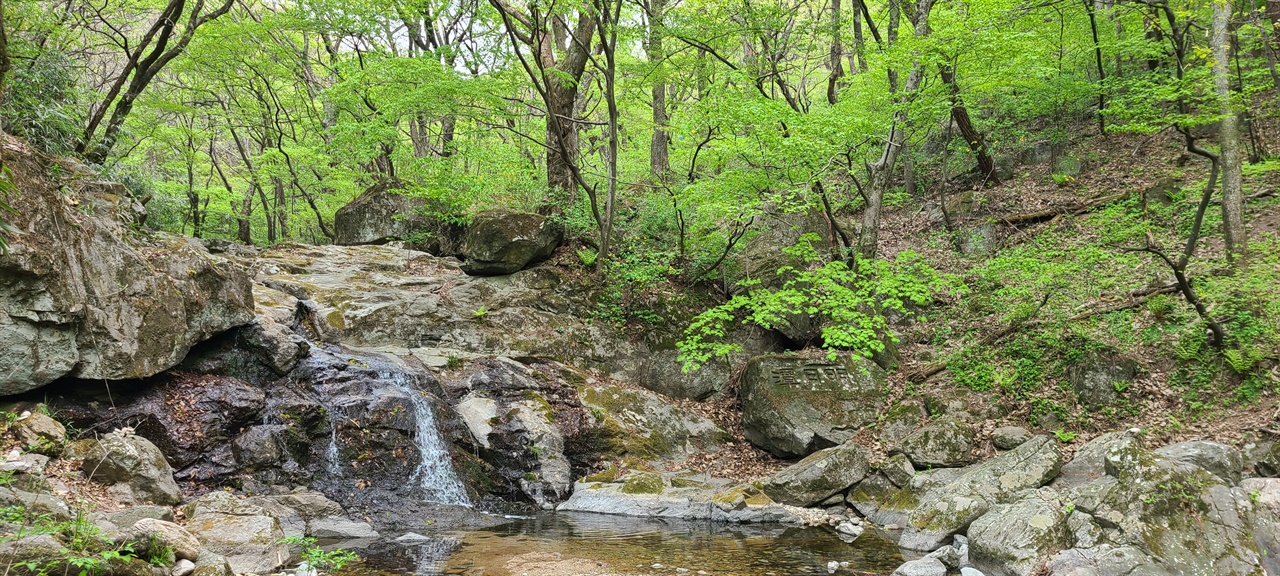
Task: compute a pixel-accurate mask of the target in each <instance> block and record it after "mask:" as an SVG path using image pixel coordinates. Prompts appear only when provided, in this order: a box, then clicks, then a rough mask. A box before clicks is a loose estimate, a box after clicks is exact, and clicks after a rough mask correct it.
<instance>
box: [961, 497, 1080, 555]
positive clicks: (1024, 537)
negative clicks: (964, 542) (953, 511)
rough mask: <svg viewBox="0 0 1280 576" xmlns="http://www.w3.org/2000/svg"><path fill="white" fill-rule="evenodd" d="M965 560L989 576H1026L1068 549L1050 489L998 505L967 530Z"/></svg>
mask: <svg viewBox="0 0 1280 576" xmlns="http://www.w3.org/2000/svg"><path fill="white" fill-rule="evenodd" d="M968 537H969V538H970V541H971V542H972V544H971V545H970V547H969V559H970V561H971V562H973V565H974V567H976V568H978V569H979V570H982V571H983V572H985V573H987V574H991V575H993V576H1029V575H1030V574H1032V573H1033V572H1035V570H1036V568H1037V567H1038V566H1039V565H1040V564H1041V563H1042V562H1044V561H1046V560H1047V559H1048V558H1049V557H1050V556H1052V555H1053V554H1056V553H1058V552H1060V551H1062V550H1064V549H1066V548H1068V547H1069V546H1070V545H1071V542H1070V534H1069V533H1068V530H1067V521H1066V515H1065V514H1064V512H1063V504H1062V502H1061V500H1060V499H1059V497H1058V494H1057V493H1055V492H1054V491H1053V489H1051V488H1042V489H1040V490H1036V491H1030V492H1027V493H1025V494H1024V495H1023V496H1022V497H1021V498H1019V499H1018V500H1015V501H1013V502H1011V503H1009V504H998V505H996V506H995V507H994V508H992V509H991V511H990V512H988V513H986V514H985V515H983V516H982V517H981V518H978V519H977V520H975V521H974V522H973V524H972V525H971V526H969V532H968Z"/></svg>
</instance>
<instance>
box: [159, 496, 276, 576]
mask: <svg viewBox="0 0 1280 576" xmlns="http://www.w3.org/2000/svg"><path fill="white" fill-rule="evenodd" d="M184 511H185V513H186V515H187V518H188V520H187V530H188V531H190V533H191V534H192V535H193V536H195V537H196V539H197V540H199V541H200V543H201V544H203V545H204V548H205V549H207V550H209V551H210V552H213V553H214V554H217V555H219V556H222V557H223V558H224V559H225V561H226V563H227V564H228V565H230V567H231V569H232V571H234V572H235V573H236V574H241V573H246V572H248V573H253V574H268V573H271V572H273V571H275V570H276V569H277V568H279V567H281V566H283V565H284V564H285V563H286V562H288V561H289V548H288V546H286V545H285V544H284V543H283V542H282V540H284V537H285V535H284V531H283V530H281V528H280V522H278V521H277V520H276V519H275V518H274V517H272V516H271V515H269V514H267V512H266V511H265V510H263V509H262V507H260V506H256V505H253V504H251V503H249V502H246V501H244V500H241V499H239V498H236V497H235V496H233V495H231V494H229V493H227V492H210V493H208V494H206V495H204V496H202V497H200V498H199V499H198V500H196V501H194V502H192V503H191V504H188V505H187V506H185V507H184ZM200 556H202V557H203V556H204V553H203V552H201V553H200Z"/></svg>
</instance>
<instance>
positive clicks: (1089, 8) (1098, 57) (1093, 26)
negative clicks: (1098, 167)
mask: <svg viewBox="0 0 1280 576" xmlns="http://www.w3.org/2000/svg"><path fill="white" fill-rule="evenodd" d="M1094 2H1095V0H1084V9H1085V11H1086V12H1088V13H1089V30H1090V31H1091V32H1093V57H1094V60H1095V63H1096V64H1097V66H1098V134H1106V133H1107V123H1106V119H1105V118H1104V117H1103V116H1102V113H1103V110H1106V108H1107V100H1106V97H1105V96H1103V94H1102V82H1103V81H1104V80H1106V79H1107V73H1106V72H1105V71H1103V69H1102V44H1101V43H1099V42H1098V15H1097V9H1096V8H1097V7H1096V6H1095V5H1094Z"/></svg>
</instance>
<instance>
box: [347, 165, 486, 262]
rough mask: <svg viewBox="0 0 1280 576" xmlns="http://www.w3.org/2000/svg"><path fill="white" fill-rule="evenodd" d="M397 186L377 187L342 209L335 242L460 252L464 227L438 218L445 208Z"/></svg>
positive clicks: (452, 253)
mask: <svg viewBox="0 0 1280 576" xmlns="http://www.w3.org/2000/svg"><path fill="white" fill-rule="evenodd" d="M402 192H404V191H403V190H397V189H396V188H394V184H392V185H389V184H386V183H380V184H377V185H375V186H373V187H371V188H369V189H368V190H366V191H365V192H364V193H363V194H361V195H359V196H357V197H356V199H355V200H352V201H351V203H349V204H347V205H346V206H343V207H342V208H339V209H338V211H337V212H336V213H334V215H333V233H334V239H333V241H334V243H335V244H339V245H343V246H349V245H354V244H383V243H386V242H388V241H391V240H408V241H411V242H412V244H413V246H414V247H415V248H417V249H421V250H423V251H425V252H430V253H431V254H435V255H436V256H453V255H456V254H458V253H459V243H460V240H461V238H462V234H463V231H464V229H463V227H462V226H460V225H458V224H455V223H451V222H449V221H448V220H447V219H446V218H442V217H440V216H438V215H437V213H439V212H445V211H447V210H448V208H447V207H446V206H443V205H441V204H440V203H438V202H433V201H431V200H430V199H428V198H423V197H419V196H413V195H409V194H404V193H402Z"/></svg>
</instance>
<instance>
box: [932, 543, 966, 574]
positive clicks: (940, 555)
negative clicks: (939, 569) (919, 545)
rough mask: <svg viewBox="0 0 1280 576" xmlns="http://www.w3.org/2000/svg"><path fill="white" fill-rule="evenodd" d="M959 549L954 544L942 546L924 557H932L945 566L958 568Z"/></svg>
mask: <svg viewBox="0 0 1280 576" xmlns="http://www.w3.org/2000/svg"><path fill="white" fill-rule="evenodd" d="M960 556H961V554H960V550H959V549H957V548H956V547H955V546H943V547H941V548H939V549H937V550H934V551H933V552H930V553H928V554H927V555H925V558H933V559H936V560H937V561H939V562H942V563H943V564H944V565H946V567H947V568H950V569H953V570H954V569H957V568H960Z"/></svg>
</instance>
